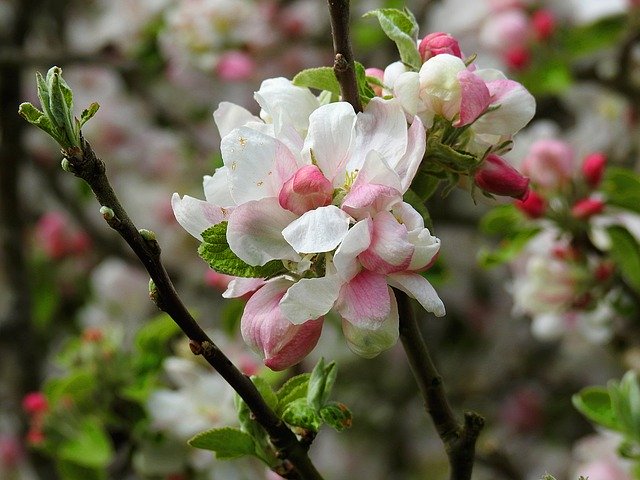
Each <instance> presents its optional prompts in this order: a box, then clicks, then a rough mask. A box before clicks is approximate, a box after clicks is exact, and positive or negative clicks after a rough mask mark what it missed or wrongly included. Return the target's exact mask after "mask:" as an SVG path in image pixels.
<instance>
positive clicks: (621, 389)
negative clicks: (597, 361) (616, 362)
mask: <svg viewBox="0 0 640 480" xmlns="http://www.w3.org/2000/svg"><path fill="white" fill-rule="evenodd" d="M608 387H609V396H610V397H611V405H612V406H613V411H614V412H615V416H616V418H617V420H618V424H619V425H620V426H621V428H622V429H623V431H624V433H626V434H627V436H628V438H629V439H630V440H631V441H632V442H634V443H638V444H639V445H640V384H639V383H638V375H637V373H636V372H634V371H633V370H630V371H628V372H627V373H626V374H625V375H624V377H622V380H621V381H620V382H619V383H618V382H614V381H612V382H609V385H608Z"/></svg>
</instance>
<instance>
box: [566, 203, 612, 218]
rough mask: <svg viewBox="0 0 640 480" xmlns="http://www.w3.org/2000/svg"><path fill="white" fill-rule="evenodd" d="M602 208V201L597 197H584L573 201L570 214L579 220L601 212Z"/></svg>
mask: <svg viewBox="0 0 640 480" xmlns="http://www.w3.org/2000/svg"><path fill="white" fill-rule="evenodd" d="M603 209H604V202H603V201H602V200H600V199H599V198H585V199H582V200H579V201H577V202H576V203H575V205H574V206H573V208H571V215H573V216H574V217H575V218H578V219H580V220H586V219H587V218H589V217H591V216H593V215H597V214H598V213H601V212H602V210H603Z"/></svg>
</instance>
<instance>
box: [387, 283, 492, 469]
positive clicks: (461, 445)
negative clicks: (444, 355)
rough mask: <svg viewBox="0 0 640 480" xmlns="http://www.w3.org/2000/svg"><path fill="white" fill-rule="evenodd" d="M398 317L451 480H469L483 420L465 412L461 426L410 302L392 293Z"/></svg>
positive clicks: (412, 367) (406, 349)
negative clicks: (395, 301) (443, 451)
mask: <svg viewBox="0 0 640 480" xmlns="http://www.w3.org/2000/svg"><path fill="white" fill-rule="evenodd" d="M394 291H395V294H396V299H397V300H398V310H399V315H400V339H401V341H402V346H403V347H404V350H405V352H406V354H407V358H408V359H409V364H410V365H411V371H412V373H413V376H414V377H415V379H416V382H417V383H418V388H419V389H420V393H421V394H422V397H423V399H424V402H425V409H426V411H427V413H428V414H429V415H430V416H431V419H432V420H433V424H434V426H435V427H436V431H437V432H438V435H439V436H440V439H441V440H442V443H443V444H444V447H445V450H446V452H447V456H448V457H449V466H450V469H451V472H450V476H449V478H450V480H470V478H471V472H472V470H473V464H474V459H475V445H476V440H477V438H478V435H480V430H482V427H483V426H484V419H483V418H482V417H481V416H480V415H478V414H477V413H475V412H466V413H465V415H464V425H462V424H460V423H459V422H458V420H457V419H456V416H455V414H454V413H453V409H452V408H451V405H449V400H448V399H447V396H446V393H445V390H444V384H443V381H442V377H441V376H440V374H439V373H438V370H437V369H436V367H435V365H434V363H433V360H432V359H431V355H430V354H429V350H428V348H427V345H426V343H425V341H424V338H423V337H422V333H421V332H420V329H419V327H418V323H417V321H416V318H415V315H414V313H413V309H412V308H411V300H410V299H409V297H408V296H407V295H406V294H405V293H404V292H401V291H399V290H395V289H394Z"/></svg>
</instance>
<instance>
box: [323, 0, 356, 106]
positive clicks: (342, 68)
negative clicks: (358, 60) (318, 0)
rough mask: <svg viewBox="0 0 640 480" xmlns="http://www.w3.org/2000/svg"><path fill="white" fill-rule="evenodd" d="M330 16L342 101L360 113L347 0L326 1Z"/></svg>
mask: <svg viewBox="0 0 640 480" xmlns="http://www.w3.org/2000/svg"><path fill="white" fill-rule="evenodd" d="M328 3H329V14H330V16H331V35H332V37H333V50H334V52H335V55H336V56H335V60H334V64H333V71H334V72H335V74H336V78H337V79H338V83H340V93H341V94H342V100H344V101H345V102H349V103H350V104H351V105H352V106H353V109H354V110H355V111H356V113H357V112H361V111H362V104H361V103H360V94H359V93H358V82H357V81H356V68H355V63H354V60H353V52H352V50H351V40H350V38H349V0H328Z"/></svg>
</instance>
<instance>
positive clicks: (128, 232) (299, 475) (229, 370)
mask: <svg viewBox="0 0 640 480" xmlns="http://www.w3.org/2000/svg"><path fill="white" fill-rule="evenodd" d="M64 155H65V159H66V161H68V167H69V168H68V169H69V170H70V171H71V172H72V173H73V174H74V175H75V176H77V177H79V178H82V179H83V180H84V181H85V182H87V184H89V186H90V187H91V190H92V191H93V193H94V195H95V196H96V199H97V200H98V202H99V203H100V205H101V206H103V207H107V209H110V210H111V212H112V213H113V215H108V216H105V219H106V220H107V223H108V224H109V226H111V227H112V228H113V229H114V230H116V231H117V232H118V233H119V234H120V236H121V237H122V238H123V239H124V240H125V241H126V242H127V243H128V244H129V246H130V247H131V249H132V250H133V252H134V253H135V254H136V256H137V257H138V258H139V259H140V261H141V262H142V264H143V265H144V267H145V268H146V270H147V272H149V275H150V277H151V279H152V281H153V284H154V287H153V290H152V291H151V292H150V293H151V295H150V296H151V297H152V299H153V300H154V302H155V303H156V305H157V306H158V308H160V309H161V310H162V311H164V312H166V313H167V314H168V315H169V316H170V317H171V318H172V319H173V320H174V321H175V322H176V324H177V325H178V326H179V327H180V329H181V330H182V331H183V332H184V333H185V334H186V335H187V337H188V338H189V339H190V345H191V348H192V350H193V352H194V353H196V354H201V355H202V356H203V357H204V358H205V360H206V361H207V362H208V363H209V364H210V365H211V366H212V367H213V368H215V369H216V370H217V371H218V373H219V374H220V375H221V376H222V377H223V378H224V379H225V380H226V381H227V383H229V385H231V387H232V388H233V389H234V390H235V391H236V392H237V393H238V395H240V397H241V398H242V399H243V400H244V401H245V402H246V403H247V405H248V406H249V408H250V409H251V411H252V412H253V414H254V415H255V419H256V421H257V422H258V423H259V424H260V425H262V427H263V428H264V429H265V430H266V431H267V433H268V434H269V437H270V438H271V441H272V443H273V445H274V446H275V447H276V449H278V452H279V455H280V457H281V458H282V460H283V464H287V465H290V466H291V468H290V469H289V471H288V472H287V477H286V478H291V479H300V480H322V477H321V476H320V474H319V473H318V471H317V470H316V468H315V466H314V465H313V464H312V463H311V460H310V459H309V457H308V455H307V452H306V449H305V447H304V446H303V445H301V444H300V442H299V441H298V439H297V437H296V436H295V434H294V433H293V432H292V431H291V430H290V429H289V428H288V427H287V426H286V424H285V423H284V422H283V421H282V420H281V419H280V418H279V417H278V416H277V415H276V414H275V412H274V411H273V410H272V409H271V408H270V407H269V406H268V405H267V404H266V402H265V401H264V399H263V398H262V396H261V395H260V393H259V392H258V390H257V389H256V387H255V385H254V384H253V382H251V380H249V378H248V377H247V376H245V375H243V374H242V372H240V370H238V368H237V367H236V366H235V365H234V364H233V363H231V361H230V360H229V358H227V356H226V355H225V354H224V353H223V352H222V351H221V350H220V349H219V348H218V347H217V346H216V345H215V343H213V341H212V340H211V339H210V338H209V337H208V336H207V334H206V333H205V332H204V331H203V330H202V328H201V327H200V325H198V323H197V322H196V321H195V319H194V318H193V317H192V316H191V314H190V313H189V311H188V310H187V308H186V307H185V306H184V304H183V303H182V300H181V299H180V297H179V296H178V293H177V292H176V290H175V287H174V286H173V283H172V282H171V279H170V278H169V275H168V274H167V271H166V269H165V267H164V265H163V263H162V261H161V260H160V247H159V245H158V242H157V241H156V240H155V239H154V238H152V237H151V238H150V237H149V236H148V235H147V238H145V237H144V236H143V235H141V233H140V231H139V230H138V228H137V227H136V226H135V225H134V224H133V222H132V221H131V219H130V218H129V216H128V214H127V212H126V211H125V209H124V207H123V206H122V205H121V204H120V202H119V200H118V198H117V196H116V194H115V192H114V191H113V188H112V187H111V184H110V183H109V179H108V178H107V175H106V171H105V165H104V163H103V162H102V161H101V160H100V159H99V158H98V157H97V156H96V154H95V153H94V151H93V149H92V148H91V146H90V145H89V143H88V142H86V141H85V140H84V138H82V137H81V148H79V149H70V150H68V151H66V152H64Z"/></svg>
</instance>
